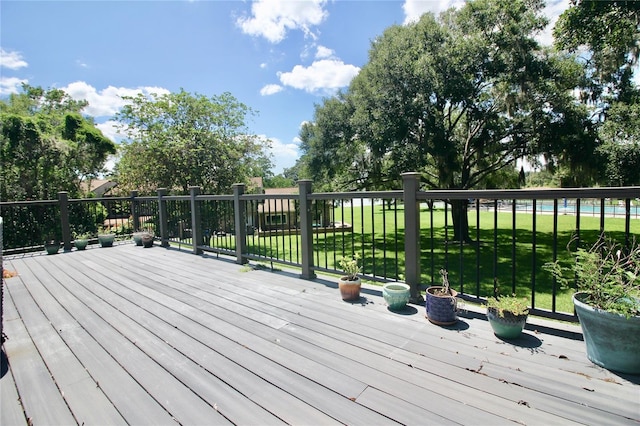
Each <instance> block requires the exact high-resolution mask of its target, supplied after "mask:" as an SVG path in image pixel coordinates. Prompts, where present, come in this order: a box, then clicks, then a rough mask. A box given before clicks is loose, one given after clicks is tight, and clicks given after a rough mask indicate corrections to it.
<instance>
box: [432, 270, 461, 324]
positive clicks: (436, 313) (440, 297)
mask: <svg viewBox="0 0 640 426" xmlns="http://www.w3.org/2000/svg"><path fill="white" fill-rule="evenodd" d="M440 276H441V277H442V285H441V286H431V287H429V288H427V292H426V298H425V299H426V300H425V308H426V316H427V319H428V320H429V321H430V322H432V323H433V324H437V325H453V324H455V323H456V322H457V321H458V315H457V313H458V299H457V296H458V293H457V292H456V291H455V290H454V289H452V288H451V286H450V285H449V274H448V272H447V271H446V270H445V269H441V270H440Z"/></svg>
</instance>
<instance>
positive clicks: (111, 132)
mask: <svg viewBox="0 0 640 426" xmlns="http://www.w3.org/2000/svg"><path fill="white" fill-rule="evenodd" d="M117 124H118V122H117V121H115V120H107V121H105V122H104V123H97V124H96V127H97V128H98V129H99V130H100V131H101V132H102V134H103V135H105V136H106V137H108V138H109V139H111V140H112V141H115V142H119V141H120V140H122V139H123V136H122V135H121V134H119V133H118V128H117V127H116V126H117Z"/></svg>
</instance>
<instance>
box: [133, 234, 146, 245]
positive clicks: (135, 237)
mask: <svg viewBox="0 0 640 426" xmlns="http://www.w3.org/2000/svg"><path fill="white" fill-rule="evenodd" d="M143 233H144V232H143V231H136V232H134V233H133V234H132V235H131V238H133V242H134V243H136V245H137V246H142V234H143Z"/></svg>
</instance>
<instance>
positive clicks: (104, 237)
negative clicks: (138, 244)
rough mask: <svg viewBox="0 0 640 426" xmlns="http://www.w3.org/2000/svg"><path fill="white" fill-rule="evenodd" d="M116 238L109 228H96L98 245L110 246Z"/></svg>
mask: <svg viewBox="0 0 640 426" xmlns="http://www.w3.org/2000/svg"><path fill="white" fill-rule="evenodd" d="M115 239H116V234H115V233H114V232H111V230H110V229H107V228H103V227H100V228H99V229H98V242H99V243H100V247H112V246H113V242H114V241H115Z"/></svg>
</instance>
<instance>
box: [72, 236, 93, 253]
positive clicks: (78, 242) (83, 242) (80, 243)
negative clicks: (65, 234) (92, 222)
mask: <svg viewBox="0 0 640 426" xmlns="http://www.w3.org/2000/svg"><path fill="white" fill-rule="evenodd" d="M90 239H91V234H89V233H84V232H83V233H76V234H74V236H73V245H74V246H75V247H76V249H77V250H84V249H86V248H87V245H89V240H90Z"/></svg>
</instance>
